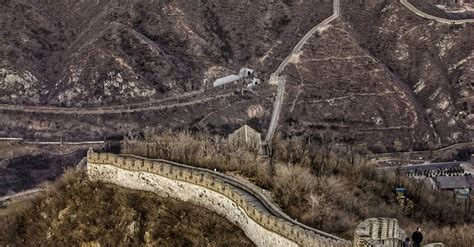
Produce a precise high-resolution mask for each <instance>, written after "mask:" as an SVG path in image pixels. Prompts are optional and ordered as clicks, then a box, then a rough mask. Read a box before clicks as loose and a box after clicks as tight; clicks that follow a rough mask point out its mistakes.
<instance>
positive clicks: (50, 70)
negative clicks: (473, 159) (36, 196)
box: [0, 0, 474, 151]
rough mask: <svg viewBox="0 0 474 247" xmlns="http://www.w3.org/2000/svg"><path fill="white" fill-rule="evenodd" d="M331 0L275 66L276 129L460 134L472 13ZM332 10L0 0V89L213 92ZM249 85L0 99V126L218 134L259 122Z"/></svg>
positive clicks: (19, 92)
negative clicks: (148, 106)
mask: <svg viewBox="0 0 474 247" xmlns="http://www.w3.org/2000/svg"><path fill="white" fill-rule="evenodd" d="M414 1H415V0H414ZM341 2H342V3H341V4H342V10H343V13H342V17H341V19H340V20H337V22H333V23H331V25H330V26H329V27H327V28H326V29H325V30H322V31H321V32H320V33H317V34H316V35H315V36H314V37H312V38H311V40H310V42H308V43H307V44H306V45H305V46H304V47H303V50H302V53H301V54H300V56H299V57H298V59H294V60H293V61H292V64H290V65H289V66H288V67H287V68H286V70H285V71H284V73H283V75H286V76H287V89H286V92H285V99H284V105H283V111H282V113H281V117H280V122H279V127H278V129H277V131H280V132H282V133H283V134H284V135H286V136H302V137H317V136H319V135H321V134H322V133H324V132H330V133H334V135H335V136H336V137H338V140H340V141H341V142H346V143H347V142H356V143H358V144H362V145H366V146H367V147H368V148H369V149H371V150H373V151H395V150H409V149H428V148H432V147H439V146H445V145H449V144H452V143H456V142H464V141H470V140H471V138H472V128H473V125H474V116H473V113H472V104H473V100H472V97H473V87H474V86H473V80H474V53H473V50H474V42H472V40H474V26H473V25H471V24H466V25H447V24H442V23H436V22H435V21H430V20H426V19H423V18H421V17H419V16H417V15H415V14H413V13H411V12H410V11H409V10H407V9H406V8H405V7H403V6H402V5H401V4H400V3H399V2H398V1H388V0H387V1H375V0H364V1H348V0H343V1H341ZM427 6H428V5H427ZM429 6H431V7H433V5H429ZM434 8H436V7H434ZM331 10H332V1H326V0H324V1H323V0H321V1H319V0H303V1H286V0H278V1H270V0H265V1H257V2H255V1H240V2H228V1H218V0H207V1H204V0H200V1H191V2H190V1H159V2H155V1H139V2H136V1H135V2H134V1H105V0H99V1H92V0H87V1H81V2H78V3H72V2H68V1H61V3H57V2H54V3H52V2H50V1H46V0H37V1H33V2H28V3H26V2H24V1H19V0H9V1H5V4H3V5H2V6H0V11H2V12H3V13H8V14H6V15H2V16H1V17H0V25H1V27H2V28H1V29H0V37H1V38H0V39H1V40H2V42H1V43H0V57H1V58H2V60H0V61H2V62H1V63H0V100H1V101H3V103H13V104H43V105H48V104H49V105H51V104H53V105H64V106H97V105H105V106H109V105H114V104H123V103H130V102H146V101H149V100H157V99H163V98H168V97H174V96H176V95H183V94H184V93H186V92H203V93H202V94H199V95H198V96H195V97H194V98H192V100H196V99H198V100H199V99H204V98H212V97H215V96H216V95H218V94H219V93H221V94H222V93H223V92H224V90H222V91H219V92H212V93H211V92H210V90H209V85H210V84H211V83H212V81H213V80H214V79H216V78H217V77H220V76H224V75H228V74H229V73H235V72H236V71H237V70H238V69H240V68H241V67H244V66H246V67H251V68H254V69H255V70H256V71H258V72H259V77H261V78H264V79H265V80H268V78H269V75H270V74H271V73H272V72H273V71H275V69H276V68H277V66H278V65H279V63H280V62H281V61H282V60H283V58H285V57H286V56H287V55H288V54H289V53H290V51H291V50H292V48H293V47H294V45H295V44H296V43H297V42H298V40H299V39H301V37H302V36H303V35H304V34H305V33H306V32H307V31H309V30H310V29H311V28H312V27H313V26H315V25H316V24H318V23H320V22H321V21H322V20H323V19H325V18H327V17H328V16H330V15H331ZM438 10H439V9H438ZM20 11H21V12H22V13H25V14H24V15H21V16H18V15H14V14H13V13H17V12H20ZM441 12H442V11H441ZM234 87H235V89H237V88H239V86H234ZM228 89H229V88H227V90H228ZM217 90H221V89H217ZM257 93H258V95H253V94H250V93H249V94H246V95H244V96H241V95H233V96H231V97H224V98H216V99H215V100H209V101H206V102H204V103H202V102H201V103H196V104H189V105H186V106H182V107H176V108H170V109H166V110H154V111H151V110H150V111H143V112H140V113H133V114H122V115H120V114H109V115H93V116H85V115H83V116H73V117H71V118H67V119H65V118H64V117H63V116H61V115H55V116H52V115H44V114H43V115H41V114H33V113H31V114H18V113H16V112H2V114H3V116H5V117H4V118H3V119H2V122H1V125H2V128H1V129H0V134H2V135H3V134H4V133H9V134H10V133H21V134H22V135H25V136H28V137H32V136H33V137H41V136H44V135H48V136H50V137H51V138H55V139H59V137H61V136H63V137H64V138H71V139H76V138H77V137H81V138H80V139H96V138H97V137H99V138H103V137H104V136H110V135H123V134H125V133H127V132H128V131H131V130H141V129H143V128H144V127H146V126H151V127H155V128H157V129H167V128H173V129H175V128H190V127H191V128H198V129H207V130H208V131H211V132H213V133H220V134H227V133H229V132H231V131H232V130H234V129H236V128H238V127H239V126H241V125H242V124H246V123H247V124H250V125H251V126H252V127H254V128H256V129H257V130H258V131H260V132H262V133H265V132H266V131H267V128H268V124H269V120H270V118H271V112H272V104H273V101H274V95H275V93H276V88H275V87H274V86H270V85H268V84H266V83H264V85H262V86H261V87H259V89H257ZM163 104H164V103H163ZM26 122H29V124H28V126H26V124H24V123H26Z"/></svg>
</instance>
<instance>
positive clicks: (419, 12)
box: [400, 0, 474, 25]
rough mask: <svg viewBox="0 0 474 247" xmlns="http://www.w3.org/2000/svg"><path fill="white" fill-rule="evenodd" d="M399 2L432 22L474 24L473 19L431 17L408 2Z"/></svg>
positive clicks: (404, 0) (403, 0)
mask: <svg viewBox="0 0 474 247" xmlns="http://www.w3.org/2000/svg"><path fill="white" fill-rule="evenodd" d="M400 2H401V3H402V4H403V6H405V7H406V8H407V9H409V10H410V11H411V12H413V13H415V14H416V15H418V16H421V17H423V18H426V19H430V20H434V21H437V22H441V23H445V24H457V25H461V24H466V23H474V19H463V20H451V19H445V18H441V17H437V16H433V15H430V14H427V13H425V12H423V11H421V10H419V9H417V8H416V7H415V6H413V4H411V3H409V2H408V0H400Z"/></svg>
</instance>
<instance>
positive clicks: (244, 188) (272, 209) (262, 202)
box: [120, 154, 347, 243]
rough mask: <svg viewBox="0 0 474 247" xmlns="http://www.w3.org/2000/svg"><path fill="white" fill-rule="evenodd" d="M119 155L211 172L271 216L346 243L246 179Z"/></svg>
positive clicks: (209, 171)
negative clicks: (287, 211) (301, 218)
mask: <svg viewBox="0 0 474 247" xmlns="http://www.w3.org/2000/svg"><path fill="white" fill-rule="evenodd" d="M120 156H123V157H131V158H135V159H140V160H150V161H159V162H162V163H166V164H168V165H171V166H175V167H179V168H185V169H189V170H193V171H198V172H204V173H208V174H211V175H212V176H215V177H218V178H219V179H220V180H222V181H224V182H225V183H227V184H229V185H232V186H234V187H235V188H237V189H238V190H239V191H241V192H242V194H243V195H244V196H245V197H246V198H247V200H249V201H251V202H252V204H253V205H254V206H257V207H259V208H260V209H262V210H263V211H264V212H266V213H269V214H272V215H273V216H275V217H277V218H280V219H283V220H286V221H289V222H291V223H292V224H295V225H298V226H300V227H301V228H303V229H305V230H309V231H312V232H314V233H316V234H318V235H321V236H324V237H326V238H329V239H332V240H336V241H340V242H341V243H347V240H345V239H342V238H340V237H337V236H335V235H332V234H330V233H327V232H323V231H320V230H318V229H315V228H312V227H310V226H307V225H305V224H303V223H301V222H299V221H297V220H295V219H293V218H291V217H290V216H288V215H287V214H285V213H284V212H283V211H282V210H281V209H280V208H279V207H278V206H276V205H275V204H274V203H273V202H272V201H271V200H270V199H268V198H267V197H266V196H265V195H264V194H263V193H262V192H261V191H262V189H261V188H259V187H257V186H256V185H254V184H252V183H250V182H248V181H244V180H243V179H238V178H236V177H233V176H229V175H225V174H222V173H220V172H216V171H212V170H209V169H205V168H200V167H195V166H190V165H185V164H180V163H177V162H173V161H168V160H162V159H148V158H144V157H140V156H136V155H130V154H122V155H120Z"/></svg>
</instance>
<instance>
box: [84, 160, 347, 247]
mask: <svg viewBox="0 0 474 247" xmlns="http://www.w3.org/2000/svg"><path fill="white" fill-rule="evenodd" d="M87 173H88V175H89V177H90V179H92V180H97V181H103V182H106V183H111V184H115V185H118V186H122V187H126V188H131V189H137V190H143V191H150V192H154V193H156V194H158V195H160V196H165V197H173V198H176V199H179V200H183V201H188V202H191V203H194V204H197V205H200V206H203V207H206V208H208V209H210V210H212V211H214V212H216V213H218V214H220V215H223V216H224V217H226V218H227V219H228V220H229V221H231V222H232V223H234V224H236V225H237V226H239V227H240V228H241V229H242V230H243V231H244V232H245V234H246V235H247V236H248V237H249V239H251V240H252V241H253V242H254V243H255V244H256V245H257V246H334V247H346V246H347V247H348V246H351V243H350V242H349V241H344V240H340V239H331V238H327V237H325V236H322V235H319V234H317V233H315V232H313V231H309V230H305V229H303V228H301V227H300V226H297V225H294V224H292V223H290V222H288V221H286V220H283V219H280V218H277V217H275V216H274V215H272V214H271V213H269V212H268V210H266V209H265V208H260V207H258V206H255V204H254V203H252V202H251V200H249V198H248V195H247V196H245V193H244V192H243V191H242V190H240V189H239V188H237V187H235V186H234V185H230V184H228V183H226V182H225V181H223V180H222V179H220V178H218V177H216V176H213V175H212V174H210V173H206V172H204V171H199V170H193V169H191V168H189V169H188V168H184V167H177V166H174V165H172V164H171V163H168V162H162V161H155V160H147V159H140V158H135V157H124V156H119V155H114V154H108V153H102V154H99V153H95V152H93V151H89V152H88V155H87Z"/></svg>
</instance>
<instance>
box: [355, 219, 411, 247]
mask: <svg viewBox="0 0 474 247" xmlns="http://www.w3.org/2000/svg"><path fill="white" fill-rule="evenodd" d="M405 237H406V234H405V231H403V230H402V229H401V228H400V227H399V226H398V221H397V220H396V219H388V218H369V219H366V220H364V221H363V222H361V223H360V224H359V225H358V226H357V228H356V229H355V232H354V247H365V246H387V247H391V246H393V247H398V246H401V245H402V242H403V240H404V239H405Z"/></svg>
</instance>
